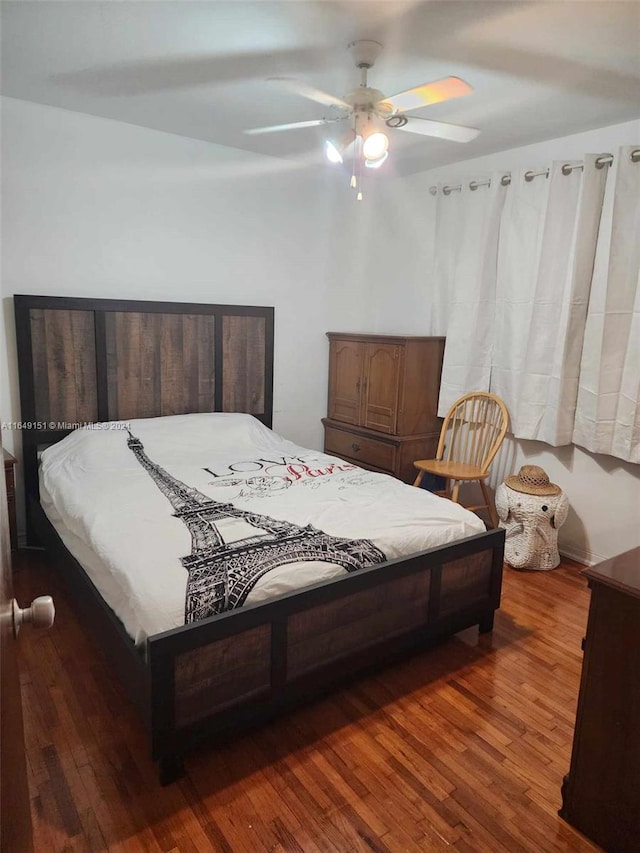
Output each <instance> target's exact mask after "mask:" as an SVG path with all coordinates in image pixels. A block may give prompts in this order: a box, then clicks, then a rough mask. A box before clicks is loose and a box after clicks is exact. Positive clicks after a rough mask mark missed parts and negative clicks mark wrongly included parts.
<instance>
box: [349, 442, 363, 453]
mask: <svg viewBox="0 0 640 853" xmlns="http://www.w3.org/2000/svg"><path fill="white" fill-rule="evenodd" d="M351 449H352V450H353V451H354V452H355V453H357V452H358V451H359V450H360V449H361V448H360V445H359V444H356V443H355V442H354V443H353V444H352V445H351Z"/></svg>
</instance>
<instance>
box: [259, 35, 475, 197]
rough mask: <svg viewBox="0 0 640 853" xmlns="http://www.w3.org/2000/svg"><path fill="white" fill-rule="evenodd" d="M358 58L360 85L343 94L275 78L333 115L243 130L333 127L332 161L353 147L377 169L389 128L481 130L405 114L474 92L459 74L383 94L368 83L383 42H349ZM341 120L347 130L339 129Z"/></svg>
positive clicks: (471, 134) (456, 136)
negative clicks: (368, 76)
mask: <svg viewBox="0 0 640 853" xmlns="http://www.w3.org/2000/svg"><path fill="white" fill-rule="evenodd" d="M348 50H349V52H350V53H351V55H352V57H353V60H354V62H355V65H356V68H359V69H360V73H361V78H360V85H359V87H358V88H357V89H354V90H353V91H352V92H349V93H348V94H347V95H345V96H344V97H343V98H338V97H336V96H335V95H330V94H329V93H328V92H323V91H321V90H320V89H316V88H314V87H313V86H308V85H307V84H305V83H302V82H300V81H299V80H293V79H289V78H285V77H271V78H269V79H270V80H271V81H272V82H274V83H277V84H278V85H279V86H281V87H283V88H286V89H289V90H290V91H292V92H295V93H296V94H298V95H302V97H304V98H309V99H310V100H312V101H316V102H317V103H320V104H324V105H325V106H327V107H330V108H332V110H333V111H334V112H333V114H331V115H330V116H327V117H324V118H320V119H313V120H311V121H298V122H293V123H290V124H274V125H270V126H268V127H254V128H250V129H249V130H245V131H244V132H245V133H248V134H260V133H276V132H280V131H284V130H296V129H298V128H304V127H317V126H321V125H328V126H333V125H335V126H336V127H337V129H338V133H332V134H331V137H330V138H327V139H326V140H325V151H326V154H327V157H328V159H329V160H330V161H331V162H332V163H342V162H343V160H344V155H345V154H346V153H347V152H348V150H349V149H351V148H355V153H356V157H357V156H358V155H361V156H360V162H362V161H364V165H365V166H367V167H368V168H374V169H376V168H379V167H380V166H381V165H382V163H384V161H385V160H386V159H387V156H388V153H389V151H388V149H389V137H388V136H387V133H386V132H385V128H391V129H393V130H404V131H408V132H409V133H418V134H421V135H422V136H433V137H437V138H439V139H447V140H450V141H451V142H470V141H471V140H472V139H475V137H476V136H477V135H478V134H479V133H480V131H479V130H478V129H476V128H474V127H463V126H461V125H457V124H448V123H447V122H443V121H433V120H432V119H428V118H422V117H418V116H407V115H405V113H407V112H409V111H410V110H415V109H418V108H419V107H424V106H429V105H430V104H437V103H442V102H443V101H448V100H451V99H452V98H460V97H462V96H463V95H468V94H470V93H471V92H473V89H472V87H471V86H470V85H469V84H468V83H466V82H465V81H464V80H461V79H460V78H459V77H445V78H444V79H442V80H436V81H434V82H433V83H424V84H422V85H421V86H415V87H414V88H413V89H407V90H406V91H404V92H399V93H398V94H397V95H392V96H391V97H385V95H384V94H383V93H382V92H381V91H380V90H379V89H372V88H370V87H369V86H368V84H367V72H368V71H369V69H370V68H372V67H373V66H374V64H375V61H376V59H377V58H378V56H379V55H380V51H381V50H382V45H381V44H380V43H379V42H377V41H369V40H360V41H354V42H351V44H349V46H348ZM341 124H342V126H343V127H344V132H341ZM356 183H357V181H356V176H355V165H354V172H353V175H352V177H351V186H352V187H354V188H355V186H356Z"/></svg>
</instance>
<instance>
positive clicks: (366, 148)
mask: <svg viewBox="0 0 640 853" xmlns="http://www.w3.org/2000/svg"><path fill="white" fill-rule="evenodd" d="M388 148H389V137H388V136H387V134H386V133H382V132H381V131H376V132H375V133H372V134H370V135H369V136H367V138H366V139H365V141H364V144H363V146H362V154H363V156H364V158H365V160H369V161H371V162H375V161H376V160H381V159H383V158H385V159H386V155H387V151H388Z"/></svg>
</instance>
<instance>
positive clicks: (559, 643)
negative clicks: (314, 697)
mask: <svg viewBox="0 0 640 853" xmlns="http://www.w3.org/2000/svg"><path fill="white" fill-rule="evenodd" d="M18 567H19V569H20V570H19V571H18V572H17V573H16V575H15V584H14V585H15V589H16V595H17V596H18V598H19V600H20V601H21V602H28V601H30V600H31V598H32V597H34V596H35V595H38V594H44V593H51V594H53V595H54V596H55V603H56V608H57V616H56V624H55V626H54V628H53V629H52V630H50V631H48V632H36V631H33V630H30V629H25V630H24V631H23V632H22V633H21V636H20V654H21V664H22V689H23V700H24V708H25V729H26V749H27V759H28V767H29V781H30V792H31V808H32V816H33V824H34V842H35V849H36V851H47V853H53V851H101V850H113V851H127V852H128V851H156V853H157V851H167V853H168V851H180V852H181V853H203V851H224V853H243V851H247V853H259V851H296V853H313V851H341V853H342V852H343V851H372V850H373V851H376V853H382V851H439V850H444V849H453V850H456V851H473V853H480V851H491V853H498V851H508V853H513V851H545V853H547V851H594V850H598V849H599V848H597V847H595V846H594V845H593V844H591V843H589V842H588V841H586V840H585V839H584V838H583V837H582V836H580V835H579V834H578V833H577V832H575V831H574V830H573V829H572V828H571V827H570V826H568V825H567V824H566V823H564V822H563V821H562V820H560V818H559V817H558V816H557V810H558V808H559V806H560V785H561V783H562V777H563V775H564V774H565V773H566V772H567V771H568V769H569V760H570V752H571V742H572V737H573V724H574V717H575V710H576V703H577V697H578V686H579V677H580V668H581V663H582V652H581V649H580V642H581V639H582V637H583V634H584V630H585V626H586V621H587V607H588V599H589V593H588V589H587V585H586V582H585V580H584V579H582V578H581V577H580V576H579V569H580V567H579V566H578V565H577V564H572V563H569V562H565V563H563V565H562V566H561V567H559V568H558V569H556V570H555V571H553V572H549V573H543V572H531V573H521V572H515V571H513V570H512V569H509V568H506V569H505V578H504V590H503V599H502V608H501V610H500V611H498V613H497V615H496V623H495V629H494V631H493V633H492V634H489V635H484V636H482V637H480V638H479V636H478V632H477V630H468V631H465V632H463V633H461V634H458V635H457V636H456V637H454V638H453V639H451V640H449V641H447V642H446V643H444V644H442V645H441V646H439V647H438V648H435V649H432V650H430V651H429V652H426V653H424V654H422V655H418V656H417V657H414V658H412V659H411V660H407V661H406V662H404V663H402V664H400V665H396V666H393V667H391V668H389V669H386V670H384V671H383V672H381V673H379V674H378V675H376V676H375V677H368V678H365V679H363V680H361V681H358V682H357V683H355V684H353V685H352V686H350V687H349V688H347V689H343V690H341V691H340V692H337V693H334V694H332V695H330V696H329V697H327V698H326V699H324V700H322V701H319V702H315V703H314V704H313V705H311V706H309V707H306V708H304V709H302V710H300V711H297V712H296V713H292V714H290V715H288V716H287V717H283V718H281V719H279V720H277V721H276V722H274V723H272V724H270V725H268V726H265V727H264V728H261V729H259V730H255V731H253V732H251V733H250V734H247V735H245V736H243V737H238V738H237V739H234V740H233V741H231V742H229V743H228V744H227V745H226V746H224V747H223V748H219V749H217V750H215V751H214V750H211V749H208V750H206V751H203V752H201V753H200V754H194V755H191V756H189V757H188V758H187V765H186V766H187V774H186V776H185V777H184V778H183V779H182V780H180V782H178V783H176V784H174V785H171V786H169V787H166V788H161V787H160V786H159V785H158V783H157V776H156V768H155V766H154V765H153V764H152V763H151V762H150V761H149V759H148V757H147V749H146V742H145V739H144V732H143V728H142V724H141V722H140V720H139V719H138V717H137V715H136V713H135V711H134V710H133V708H132V707H131V706H130V705H129V704H128V702H127V700H126V699H125V697H124V694H123V693H122V691H121V689H120V687H119V685H118V683H117V681H116V680H115V677H114V676H113V675H112V673H111V671H110V670H109V668H108V666H107V664H106V663H104V662H103V660H102V658H101V655H100V653H99V651H98V650H97V649H96V647H95V646H93V645H92V644H91V643H90V642H89V640H88V639H87V638H86V637H85V634H84V633H83V631H82V629H81V627H80V626H79V624H78V622H77V620H76V618H75V617H74V615H73V613H72V611H71V610H70V608H69V607H68V606H67V604H66V602H65V599H64V593H63V591H62V590H61V588H60V586H59V584H58V583H57V581H56V578H55V573H54V572H53V570H50V569H49V568H48V566H47V565H46V562H45V561H44V559H42V558H41V557H40V556H39V555H38V553H37V552H31V553H30V554H29V555H28V556H24V555H23V556H21V557H19V558H18ZM23 606H24V605H23ZM16 853H18V851H16Z"/></svg>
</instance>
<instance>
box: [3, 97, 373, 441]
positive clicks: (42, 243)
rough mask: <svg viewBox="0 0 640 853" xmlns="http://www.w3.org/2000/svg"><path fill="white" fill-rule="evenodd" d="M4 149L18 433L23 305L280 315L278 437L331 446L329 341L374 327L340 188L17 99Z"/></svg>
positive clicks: (10, 107)
mask: <svg viewBox="0 0 640 853" xmlns="http://www.w3.org/2000/svg"><path fill="white" fill-rule="evenodd" d="M2 149H3V152H2V153H3V193H2V200H3V202H2V203H3V207H2V217H3V253H2V291H1V295H2V307H3V313H4V322H3V323H1V324H0V417H1V419H2V420H3V421H16V420H19V417H20V407H19V397H18V385H17V371H16V364H15V333H14V321H13V303H12V299H11V296H12V295H13V294H14V293H27V294H41V295H46V294H57V295H63V296H91V297H109V298H127V299H153V300H168V301H186V302H189V301H201V302H221V303H225V302H226V303H234V304H254V305H273V306H275V317H276V333H275V350H276V352H275V388H274V428H275V429H276V430H277V431H279V432H282V433H283V434H285V435H286V436H287V437H288V438H290V439H292V440H293V441H296V442H298V443H300V444H303V445H306V446H311V447H318V448H319V447H322V426H321V423H320V419H321V418H322V417H323V416H324V415H325V414H326V388H327V361H328V342H327V339H326V336H325V333H326V332H327V331H328V330H329V329H330V327H331V328H337V329H338V330H345V329H348V328H349V327H350V326H353V327H355V326H354V324H355V323H356V318H357V322H362V321H361V319H360V317H359V315H360V309H361V306H362V305H363V298H362V294H361V292H360V290H359V286H360V285H359V284H358V283H357V282H356V281H355V280H351V281H350V282H349V283H347V285H346V286H343V280H342V277H341V275H339V273H338V267H339V265H340V264H341V262H342V258H344V257H347V256H348V255H349V252H348V251H347V250H346V248H345V249H344V250H343V248H342V247H347V246H348V245H349V238H348V234H349V229H350V228H353V227H355V226H356V220H355V219H354V218H353V211H354V208H353V207H352V206H349V210H347V209H346V208H343V206H342V205H336V204H335V200H334V196H335V195H336V193H339V194H340V195H341V196H347V193H348V186H347V187H345V186H344V182H341V181H340V180H339V176H337V175H335V174H333V173H331V172H327V171H326V170H318V169H315V170H309V169H307V170H304V169H301V168H299V167H297V166H292V165H290V164H286V163H284V162H283V161H279V160H276V159H274V158H270V157H263V156H259V155H255V154H251V153H247V152H244V151H238V150H235V149H231V148H226V147H223V146H216V145H212V144H210V143H206V142H202V141H198V140H193V139H187V138H183V137H179V136H174V135H171V134H167V133H161V132H157V131H153V130H148V129H145V128H141V127H137V126H133V125H128V124H124V123H121V122H116V121H111V120H108V119H101V118H96V117H93V116H89V115H84V114H80V113H75V112H71V111H67V110H62V109H58V108H53V107H47V106H42V105H38V104H33V103H29V102H26V101H20V100H15V99H11V98H4V99H2ZM336 210H337V211H339V215H334V212H335V211H336ZM364 325H365V326H366V325H368V324H367V323H365V324H364ZM5 334H6V338H7V347H6V350H5V345H4V341H3V338H4V336H5ZM5 351H6V352H7V358H6V359H5V357H4V354H5ZM3 442H4V443H5V445H6V447H7V448H8V449H10V450H13V451H15V452H16V454H17V455H18V457H20V440H19V436H18V435H17V434H14V433H11V432H8V431H5V432H4V434H3Z"/></svg>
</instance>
